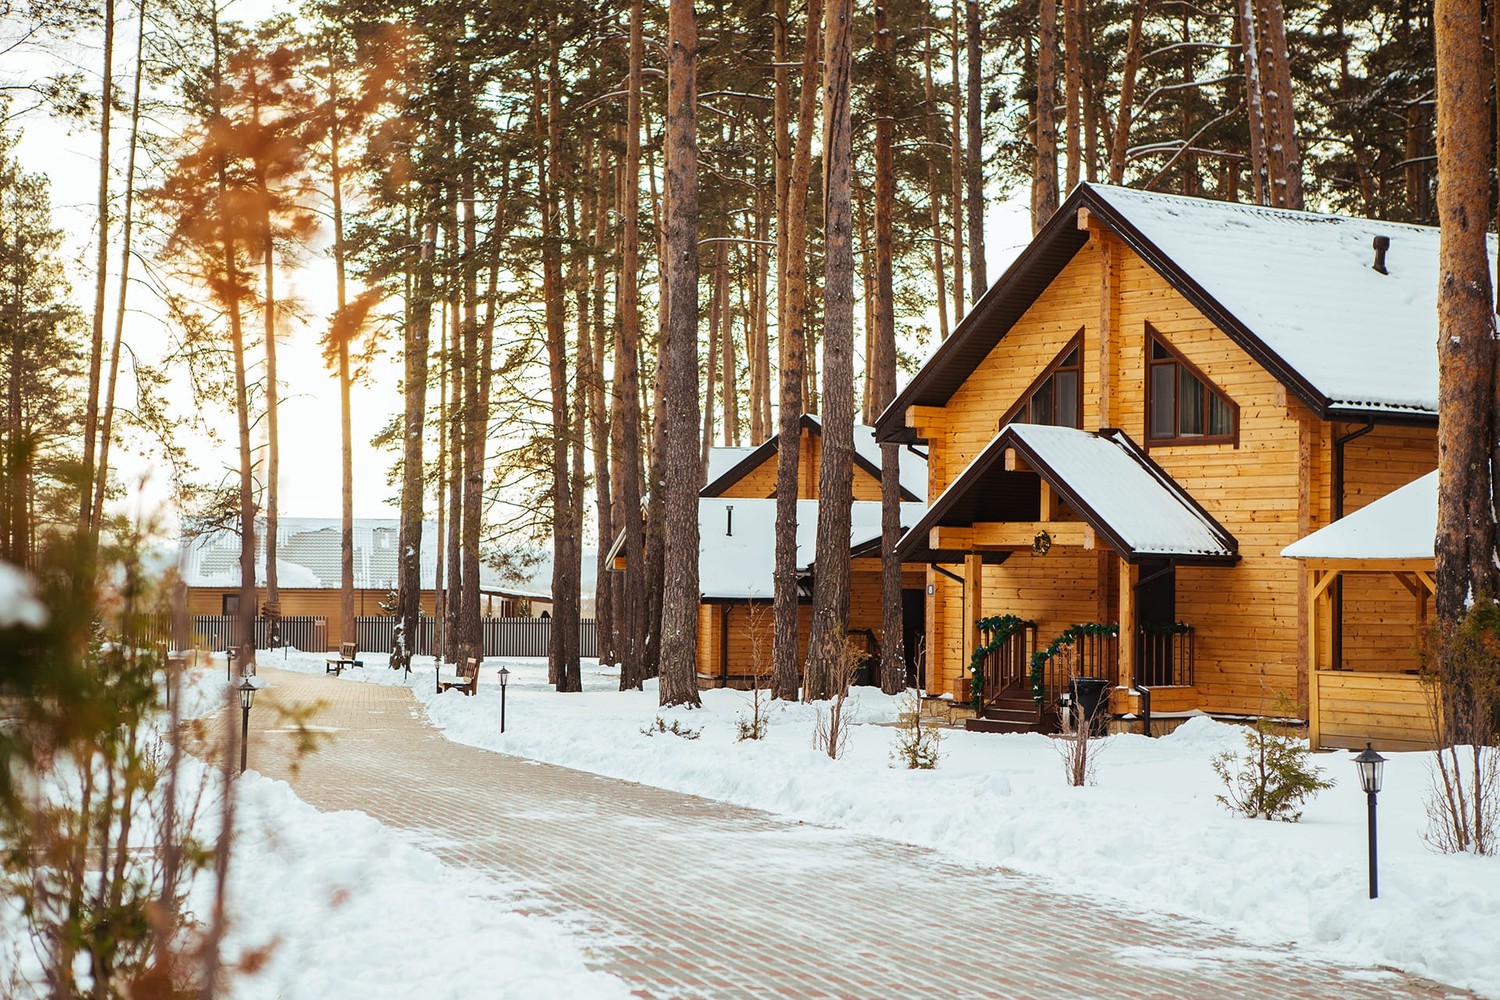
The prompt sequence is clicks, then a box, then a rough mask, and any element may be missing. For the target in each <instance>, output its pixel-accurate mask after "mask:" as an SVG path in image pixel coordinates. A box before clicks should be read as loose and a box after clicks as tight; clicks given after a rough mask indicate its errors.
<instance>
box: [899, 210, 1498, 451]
mask: <svg viewBox="0 0 1500 1000" xmlns="http://www.w3.org/2000/svg"><path fill="white" fill-rule="evenodd" d="M1084 208H1086V209H1088V210H1089V212H1090V213H1092V215H1093V216H1094V217H1095V218H1097V219H1098V221H1099V222H1100V223H1101V224H1102V225H1103V226H1105V227H1106V228H1108V229H1109V230H1110V231H1111V232H1113V233H1114V234H1115V235H1116V236H1118V237H1119V238H1120V240H1121V241H1122V242H1123V243H1124V244H1125V245H1126V246H1128V247H1130V249H1131V250H1133V251H1134V252H1135V253H1136V254H1137V255H1138V256H1140V257H1141V258H1142V259H1143V260H1144V261H1145V262H1146V263H1147V264H1148V265H1149V266H1151V267H1152V268H1153V269H1154V270H1156V271H1157V273H1159V274H1160V275H1161V276H1162V277H1163V278H1164V279H1165V280H1166V281H1167V282H1168V283H1169V284H1170V285H1172V286H1173V288H1175V289H1176V290H1177V291H1178V292H1179V293H1180V294H1181V295H1182V296H1183V297H1184V298H1186V299H1187V300H1188V301H1189V302H1191V303H1193V305H1194V306H1195V307H1197V308H1198V309H1199V310H1200V311H1202V312H1203V314H1204V315H1205V316H1206V317H1207V318H1208V319H1209V320H1210V321H1212V322H1213V323H1214V325H1215V326H1217V327H1218V328H1219V329H1221V330H1222V331H1224V333H1225V334H1226V335H1228V336H1229V337H1230V339H1232V340H1233V341H1235V343H1237V344H1238V345H1239V346H1240V347H1241V348H1243V349H1244V350H1245V351H1246V353H1248V354H1249V355H1250V356H1251V357H1253V358H1254V359H1255V360H1256V361H1257V362H1258V363H1259V364H1261V365H1262V366H1263V367H1265V368H1266V369H1267V370H1268V371H1269V372H1271V374H1273V375H1274V376H1276V377H1277V378H1278V379H1279V380H1281V381H1282V382H1283V384H1285V385H1286V386H1287V387H1288V389H1289V390H1290V391H1291V392H1292V393H1293V394H1295V395H1296V396H1297V397H1298V398H1299V399H1301V400H1302V401H1303V402H1304V403H1306V404H1307V405H1308V406H1309V407H1310V408H1311V409H1312V410H1314V411H1315V412H1316V413H1318V414H1319V415H1320V416H1322V417H1324V418H1325V419H1333V418H1336V417H1342V418H1347V417H1359V418H1365V417H1374V418H1377V419H1379V418H1385V419H1406V420H1417V421H1420V422H1428V421H1431V420H1433V419H1435V418H1436V414H1437V352H1436V350H1435V349H1434V346H1435V344H1436V342H1437V288H1438V230H1437V229H1434V228H1432V227H1428V226H1413V225H1407V224H1403V223H1394V222H1379V221H1374V220H1370V219H1359V218H1352V217H1347V216H1337V215H1318V214H1316V213H1312V212H1295V211H1290V210H1287V209H1277V208H1267V207H1263V206H1259V205H1246V204H1240V203H1232V202H1219V201H1209V200H1206V199H1202V198H1185V197H1181V196H1178V195H1166V194H1157V193H1153V192H1147V191H1137V190H1133V189H1130V188H1122V187H1112V186H1108V185H1091V184H1081V185H1079V186H1078V187H1077V188H1075V189H1074V191H1073V193H1072V194H1071V195H1070V196H1069V197H1068V200H1067V202H1066V203H1065V204H1064V205H1063V206H1062V207H1061V208H1060V209H1058V211H1057V213H1056V214H1055V215H1054V216H1053V217H1052V219H1051V220H1050V221H1049V222H1048V223H1047V224H1046V225H1045V226H1044V227H1043V228H1042V230H1041V232H1039V233H1038V234H1037V236H1036V238H1035V239H1033V240H1032V242H1031V244H1030V245H1029V246H1027V248H1026V249H1025V250H1024V251H1023V252H1022V253H1021V256H1020V257H1018V258H1017V260H1016V262H1015V263H1014V264H1013V265H1011V267H1010V269H1009V270H1007V271H1006V273H1005V274H1004V276H1002V277H1001V278H1000V280H999V281H997V282H996V283H995V284H994V285H992V286H991V287H990V289H989V291H987V292H986V293H985V294H984V295H983V296H982V297H981V298H980V300H979V301H978V302H976V303H975V304H974V307H973V309H971V310H970V311H969V314H968V315H967V316H965V317H964V320H963V322H962V323H960V324H959V326H958V328H957V329H956V330H955V331H954V333H953V336H952V337H950V338H949V339H948V340H947V341H945V342H944V343H943V344H942V345H941V346H940V347H939V348H938V350H937V352H936V353H935V354H934V355H933V357H932V358H931V360H929V361H928V363H927V364H926V365H925V366H924V367H923V368H922V370H921V371H920V372H918V373H917V375H916V377H915V378H913V380H912V381H911V383H910V384H909V385H908V386H907V387H906V388H905V389H904V390H903V391H902V392H901V394H900V395H899V396H898V397H897V398H896V400H895V401H894V402H893V403H892V404H891V406H890V407H888V408H887V409H886V411H885V412H884V413H883V414H881V416H880V419H879V420H878V421H877V422H876V428H877V432H878V434H879V436H880V438H881V439H882V440H894V439H901V438H907V437H909V436H910V435H909V432H907V431H906V429H905V427H904V424H905V411H906V409H907V408H908V407H910V406H943V405H945V404H946V403H947V402H948V400H949V398H950V397H951V396H952V395H953V393H954V392H956V391H957V390H958V388H959V387H960V386H961V385H963V383H964V381H965V380H966V379H967V378H968V377H969V375H970V374H971V373H972V372H973V371H974V370H975V369H976V368H977V367H978V366H979V365H980V364H981V363H982V362H983V361H984V359H985V358H986V357H987V356H988V355H989V353H990V351H991V350H993V349H994V347H995V345H996V344H998V343H999V342H1000V340H1001V339H1002V338H1003V337H1004V336H1005V335H1006V333H1008V332H1009V330H1010V328H1011V327H1012V326H1013V325H1014V324H1015V323H1016V322H1017V321H1018V320H1019V319H1020V318H1021V316H1022V315H1023V314H1024V313H1025V311H1026V309H1027V308H1029V307H1030V305H1031V303H1032V302H1034V301H1035V300H1036V299H1037V298H1038V297H1039V296H1040V295H1041V294H1042V293H1043V292H1044V291H1045V290H1046V289H1047V287H1048V285H1050V284H1051V282H1052V280H1053V279H1054V278H1056V277H1057V275H1058V274H1059V273H1061V271H1062V269H1063V268H1064V267H1066V266H1067V264H1068V262H1069V261H1071V260H1072V259H1073V257H1074V255H1076V254H1077V252H1078V251H1079V250H1081V249H1082V248H1083V246H1084V245H1085V244H1086V243H1087V241H1088V232H1087V231H1086V230H1082V229H1080V228H1079V227H1078V210H1079V209H1084ZM1377 236H1383V237H1386V238H1387V239H1388V240H1389V241H1390V244H1389V249H1388V251H1387V253H1386V256H1385V267H1386V272H1387V273H1381V272H1379V271H1377V270H1375V268H1374V266H1373V265H1374V263H1375V251H1374V249H1373V243H1374V240H1375V238H1376V237H1377ZM1494 248H1495V243H1494V237H1491V252H1492V253H1493V252H1494Z"/></svg>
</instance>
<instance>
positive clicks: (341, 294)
mask: <svg viewBox="0 0 1500 1000" xmlns="http://www.w3.org/2000/svg"><path fill="white" fill-rule="evenodd" d="M340 68H341V67H340V66H339V65H338V57H337V55H336V54H335V52H334V51H333V49H332V47H330V51H329V55H328V86H329V95H328V105H329V115H328V154H329V155H328V161H329V170H328V173H329V178H328V180H329V188H330V189H331V193H332V196H333V273H334V293H335V303H336V308H337V312H336V314H335V315H336V316H338V317H339V319H340V320H342V321H343V322H344V323H347V322H348V317H347V316H346V311H347V310H348V308H349V294H348V280H347V275H346V268H345V259H344V258H345V250H344V178H343V171H342V164H341V161H340V154H341V152H342V150H341V149H340V142H339V140H340V135H339V132H340V129H341V127H342V124H341V121H340V118H339V71H340ZM335 326H336V329H338V330H339V335H338V375H339V432H340V440H341V443H342V445H343V447H342V448H341V450H340V455H339V479H340V483H339V494H340V497H341V501H342V502H341V503H340V504H339V636H340V637H341V640H342V641H343V642H354V641H355V628H354V414H353V401H352V399H351V387H352V382H353V379H352V377H351V374H350V371H349V341H350V339H351V338H352V337H353V336H354V332H355V331H354V330H352V329H343V328H341V325H340V324H336V325H335ZM397 600H398V603H399V600H400V598H399V595H398V598H397ZM408 662H409V661H408ZM406 665H407V663H402V664H400V666H401V667H403V668H404V667H406Z"/></svg>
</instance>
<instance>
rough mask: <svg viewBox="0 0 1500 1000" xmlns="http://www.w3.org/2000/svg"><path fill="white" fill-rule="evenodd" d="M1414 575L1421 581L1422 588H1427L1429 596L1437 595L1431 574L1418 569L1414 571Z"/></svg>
mask: <svg viewBox="0 0 1500 1000" xmlns="http://www.w3.org/2000/svg"><path fill="white" fill-rule="evenodd" d="M1414 575H1415V576H1416V578H1417V579H1418V580H1421V581H1422V586H1424V587H1426V588H1427V592H1428V593H1429V594H1436V593H1437V584H1436V583H1435V582H1434V581H1433V579H1432V574H1431V573H1428V572H1426V571H1424V570H1420V569H1419V570H1415V571H1414Z"/></svg>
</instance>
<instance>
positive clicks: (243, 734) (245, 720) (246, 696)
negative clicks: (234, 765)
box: [238, 677, 255, 774]
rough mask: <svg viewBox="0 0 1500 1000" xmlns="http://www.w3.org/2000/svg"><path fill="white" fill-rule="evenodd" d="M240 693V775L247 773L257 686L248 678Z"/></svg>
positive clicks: (239, 689)
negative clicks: (252, 706)
mask: <svg viewBox="0 0 1500 1000" xmlns="http://www.w3.org/2000/svg"><path fill="white" fill-rule="evenodd" d="M238 691H239V692H240V773H241V774H244V773H245V751H246V750H247V749H248V748H249V746H250V706H251V705H253V704H255V685H254V684H251V683H250V678H248V677H246V678H245V680H244V683H242V684H241V685H240V686H239V688H238Z"/></svg>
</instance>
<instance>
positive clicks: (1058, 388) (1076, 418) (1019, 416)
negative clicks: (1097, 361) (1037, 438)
mask: <svg viewBox="0 0 1500 1000" xmlns="http://www.w3.org/2000/svg"><path fill="white" fill-rule="evenodd" d="M1082 356H1083V331H1082V330H1079V331H1078V333H1077V335H1076V336H1074V338H1073V339H1072V340H1071V341H1070V342H1069V343H1068V346H1067V347H1064V348H1063V349H1062V353H1061V354H1059V355H1058V356H1057V357H1056V358H1054V359H1053V361H1052V363H1051V364H1050V365H1048V366H1047V369H1046V370H1045V371H1044V372H1042V374H1041V375H1040V376H1038V377H1037V380H1036V381H1035V382H1033V383H1031V386H1030V388H1028V389H1027V390H1026V392H1025V393H1023V394H1022V395H1021V401H1020V402H1019V403H1017V404H1016V405H1015V406H1014V407H1012V408H1011V409H1010V411H1009V412H1007V413H1006V414H1005V416H1004V417H1002V418H1001V420H1000V426H1001V427H1004V426H1005V425H1006V424H1009V423H1022V424H1052V425H1054V426H1057V427H1082V426H1083V393H1082V387H1083V364H1082V363H1081V361H1080V359H1081V358H1082Z"/></svg>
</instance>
